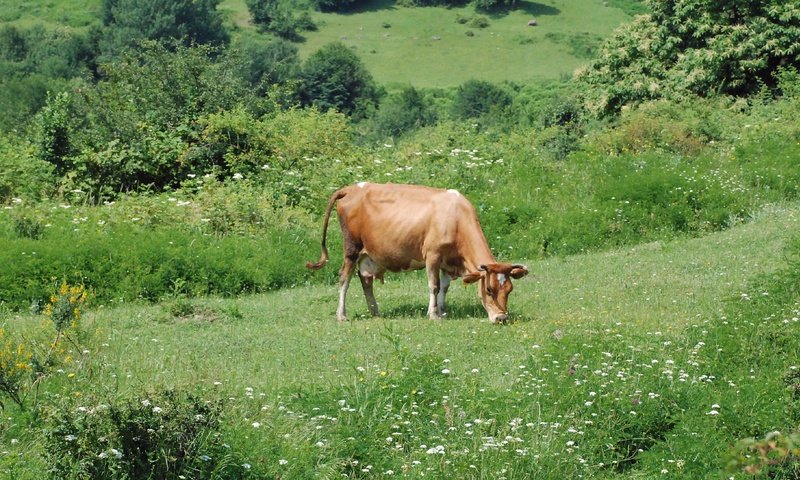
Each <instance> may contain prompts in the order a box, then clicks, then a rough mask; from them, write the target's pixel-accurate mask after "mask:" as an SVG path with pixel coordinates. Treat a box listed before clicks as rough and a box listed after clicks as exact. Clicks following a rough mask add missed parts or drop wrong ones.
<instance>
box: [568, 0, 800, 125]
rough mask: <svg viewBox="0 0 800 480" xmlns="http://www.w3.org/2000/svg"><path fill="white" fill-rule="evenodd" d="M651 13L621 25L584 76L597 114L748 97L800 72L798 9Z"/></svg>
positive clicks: (723, 5)
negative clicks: (799, 68)
mask: <svg viewBox="0 0 800 480" xmlns="http://www.w3.org/2000/svg"><path fill="white" fill-rule="evenodd" d="M649 6H650V8H651V9H652V13H651V14H650V15H643V16H640V17H637V18H636V19H635V20H634V21H633V22H631V23H628V24H625V25H623V26H621V27H620V28H619V29H617V31H616V32H615V33H614V35H613V36H612V38H611V39H610V40H609V41H608V42H607V43H606V44H605V45H604V47H603V48H602V50H601V53H600V55H599V58H598V59H597V60H595V61H594V62H593V63H592V64H591V65H590V66H589V67H588V68H587V69H586V70H584V71H583V72H581V73H580V74H579V75H578V76H577V78H578V82H579V84H581V85H583V87H582V88H583V93H584V95H585V104H586V105H587V107H588V109H589V110H590V111H592V112H593V113H594V114H596V115H600V116H602V115H609V114H616V113H618V112H619V111H620V109H621V108H622V107H623V106H624V105H634V104H638V103H640V102H643V101H647V100H650V99H659V98H667V99H671V100H680V99H682V98H685V97H686V96H687V95H697V96H702V97H708V96H713V95H715V94H729V95H741V96H746V95H749V94H752V93H754V92H757V91H758V90H759V89H761V87H762V85H774V79H773V74H774V72H775V71H776V69H777V68H778V67H780V66H782V65H792V66H796V65H798V63H800V57H799V56H798V55H799V53H798V51H797V49H796V48H794V46H796V45H797V44H798V42H799V41H800V37H798V32H797V29H796V25H797V22H798V13H797V10H796V8H795V5H793V4H789V3H786V2H782V1H778V0H772V1H768V2H755V3H747V2H744V3H740V2H697V1H694V0H680V1H676V2H656V1H651V2H649Z"/></svg>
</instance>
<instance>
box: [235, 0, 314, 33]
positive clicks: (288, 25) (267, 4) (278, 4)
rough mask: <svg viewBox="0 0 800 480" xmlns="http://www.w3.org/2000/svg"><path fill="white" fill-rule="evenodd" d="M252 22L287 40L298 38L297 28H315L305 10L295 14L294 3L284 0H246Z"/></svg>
mask: <svg viewBox="0 0 800 480" xmlns="http://www.w3.org/2000/svg"><path fill="white" fill-rule="evenodd" d="M247 10H248V11H250V17H251V18H252V19H253V23H255V24H256V25H258V26H259V27H261V29H262V30H265V31H268V32H272V33H274V34H275V35H277V36H279V37H281V38H285V39H287V40H299V34H298V33H297V31H298V30H316V28H317V26H316V25H315V24H314V21H313V20H312V19H311V16H310V15H309V14H308V12H307V11H304V12H302V13H300V15H299V16H295V14H294V13H293V12H294V10H295V5H294V4H293V3H291V2H287V1H285V0H247Z"/></svg>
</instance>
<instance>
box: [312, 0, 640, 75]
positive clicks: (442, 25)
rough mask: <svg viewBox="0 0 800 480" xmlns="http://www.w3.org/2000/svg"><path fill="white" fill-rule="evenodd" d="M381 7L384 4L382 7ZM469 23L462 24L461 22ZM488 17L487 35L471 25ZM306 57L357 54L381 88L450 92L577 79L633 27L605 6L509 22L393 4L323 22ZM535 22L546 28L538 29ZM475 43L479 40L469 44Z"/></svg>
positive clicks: (512, 17) (528, 7)
mask: <svg viewBox="0 0 800 480" xmlns="http://www.w3.org/2000/svg"><path fill="white" fill-rule="evenodd" d="M378 5H380V3H378ZM459 17H460V18H462V19H465V20H466V22H467V23H463V24H462V23H458V22H457V19H458V18H459ZM476 17H486V19H487V20H488V26H487V27H486V28H475V27H471V26H469V23H470V22H471V21H472V20H473V19H474V18H476ZM313 18H314V19H315V21H316V22H317V23H318V25H319V30H318V31H316V32H307V33H305V37H306V38H305V41H304V42H302V43H301V44H300V55H301V57H307V56H308V55H310V54H311V53H313V52H314V51H316V50H317V49H319V48H320V47H321V46H323V45H324V44H326V43H329V42H334V41H341V42H343V43H344V44H345V45H347V46H349V47H351V48H353V49H354V51H355V52H356V53H357V54H358V55H359V57H361V59H362V60H363V62H364V64H365V65H366V67H367V69H368V70H369V71H370V72H371V73H372V75H373V76H374V77H375V80H377V81H378V83H380V84H383V85H387V86H389V87H390V88H391V87H392V86H402V85H413V86H415V87H449V86H455V85H458V84H460V83H462V82H464V81H465V80H469V79H471V78H475V79H479V80H486V81H492V82H501V81H518V82H529V81H535V80H542V79H557V78H560V77H564V76H571V75H572V73H573V71H574V70H575V69H576V68H577V67H578V66H580V65H583V64H585V63H586V62H587V61H588V58H589V57H591V56H592V55H593V53H594V50H593V49H596V48H597V47H599V45H600V42H601V41H602V39H603V38H605V37H606V36H608V35H609V34H610V33H611V31H612V30H613V29H614V28H616V27H617V26H619V25H620V24H621V23H622V22H624V21H627V20H629V19H630V17H629V16H627V15H625V14H624V13H623V12H622V11H621V10H619V9H616V8H612V7H604V6H603V4H602V2H599V1H594V0H590V1H581V2H570V1H550V2H529V1H523V2H521V6H520V7H519V8H517V9H515V10H510V11H508V12H503V13H502V14H485V13H480V12H476V11H475V9H474V7H471V6H469V7H463V8H443V7H426V8H403V7H396V6H393V5H392V3H391V2H385V6H383V7H378V8H370V9H369V10H368V11H364V12H358V13H357V14H347V15H341V14H321V13H315V14H314V15H313ZM533 18H535V19H536V20H537V22H538V26H536V27H530V26H528V25H527V23H528V21H529V20H531V19H533ZM468 35H471V36H468Z"/></svg>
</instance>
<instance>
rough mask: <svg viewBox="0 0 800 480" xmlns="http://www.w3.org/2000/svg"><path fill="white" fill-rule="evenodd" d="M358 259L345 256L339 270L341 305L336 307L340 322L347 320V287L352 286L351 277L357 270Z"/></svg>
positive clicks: (337, 317)
mask: <svg viewBox="0 0 800 480" xmlns="http://www.w3.org/2000/svg"><path fill="white" fill-rule="evenodd" d="M355 267H356V261H355V260H354V259H352V258H348V257H345V259H344V262H343V263H342V268H341V270H339V307H338V308H337V309H336V319H337V320H339V321H340V322H345V321H347V313H346V312H345V305H344V304H345V300H346V299H347V288H348V287H349V286H350V279H351V278H352V277H353V271H355Z"/></svg>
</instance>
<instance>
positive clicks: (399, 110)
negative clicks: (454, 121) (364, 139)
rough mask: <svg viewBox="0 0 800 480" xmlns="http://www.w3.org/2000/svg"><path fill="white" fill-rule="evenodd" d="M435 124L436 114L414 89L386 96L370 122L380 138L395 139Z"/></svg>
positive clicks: (408, 88)
mask: <svg viewBox="0 0 800 480" xmlns="http://www.w3.org/2000/svg"><path fill="white" fill-rule="evenodd" d="M435 122H436V112H435V111H434V109H433V107H432V106H431V105H430V104H429V102H428V101H427V100H426V99H425V97H423V95H422V93H420V91H419V90H417V89H415V88H414V87H406V88H403V89H402V90H401V91H400V92H398V93H396V94H393V95H390V96H388V97H387V98H386V99H385V100H384V101H383V102H382V103H381V106H380V108H379V109H378V111H377V112H376V114H375V116H374V117H373V118H372V120H371V123H372V129H373V130H374V132H375V133H376V134H377V135H378V136H380V137H397V136H400V135H402V134H404V133H406V132H409V131H411V130H414V129H417V128H420V127H424V126H427V125H432V124H434V123H435Z"/></svg>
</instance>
